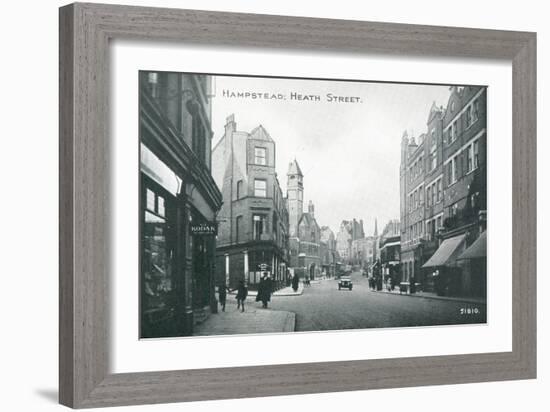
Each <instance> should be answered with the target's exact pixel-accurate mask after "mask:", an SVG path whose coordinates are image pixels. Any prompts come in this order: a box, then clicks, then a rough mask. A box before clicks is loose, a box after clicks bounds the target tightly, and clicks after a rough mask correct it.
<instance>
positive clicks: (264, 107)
mask: <svg viewBox="0 0 550 412" xmlns="http://www.w3.org/2000/svg"><path fill="white" fill-rule="evenodd" d="M239 92H240V93H246V92H249V93H258V94H262V97H261V98H259V97H258V96H256V98H253V96H252V95H249V96H248V97H234V96H236V94H237V93H239ZM266 93H267V95H268V97H269V98H265V94H266ZM213 94H214V96H213V98H212V128H213V131H214V137H213V142H212V143H213V144H212V147H214V145H215V144H216V143H217V142H218V140H219V139H220V138H221V137H222V136H223V133H224V125H225V123H226V118H227V116H229V115H231V114H234V115H235V121H236V123H237V130H239V131H245V132H250V131H252V129H254V128H255V127H257V126H258V125H260V124H261V125H262V126H263V127H264V128H265V129H266V130H267V132H268V133H269V135H270V136H271V137H272V139H273V140H274V141H275V144H276V149H275V150H276V165H275V166H276V171H277V175H278V177H279V182H280V184H281V186H282V189H283V193H286V186H287V176H286V174H287V171H288V165H289V162H291V161H292V160H293V159H294V158H295V159H296V160H297V161H298V164H299V165H300V168H301V169H302V172H303V174H304V209H306V210H305V211H307V204H308V202H309V200H311V201H313V203H314V205H315V218H316V220H317V223H318V224H319V225H320V226H329V227H330V228H331V229H332V230H333V231H334V232H335V233H336V232H337V231H338V230H339V227H340V223H341V221H342V220H349V219H353V218H356V219H357V220H359V219H363V221H364V227H365V233H366V234H367V235H370V234H372V233H373V230H374V220H375V218H376V219H378V230H379V232H380V231H381V230H382V229H383V227H384V225H385V224H386V223H387V222H388V221H389V220H391V219H399V164H400V156H401V137H402V136H403V132H404V131H405V130H406V131H407V132H408V134H409V136H410V135H411V134H413V135H414V136H415V137H418V136H419V135H420V134H422V133H424V132H426V127H427V126H426V122H427V120H428V114H429V111H430V108H431V106H432V104H433V102H435V103H436V105H437V106H441V105H442V106H446V105H447V101H448V98H449V95H450V90H449V86H447V85H444V86H441V85H437V86H436V85H415V84H398V83H368V82H350V81H333V80H330V81H326V80H304V79H277V78H254V77H231V76H216V77H215V79H214V88H213ZM299 95H300V96H301V100H300V99H299V97H298V96H299ZM304 96H319V97H318V99H319V100H317V98H316V97H311V98H310V99H305V98H304ZM333 96H339V97H342V99H334V97H333ZM346 97H347V101H346Z"/></svg>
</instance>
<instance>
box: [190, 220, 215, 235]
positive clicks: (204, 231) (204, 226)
mask: <svg viewBox="0 0 550 412" xmlns="http://www.w3.org/2000/svg"><path fill="white" fill-rule="evenodd" d="M189 227H190V229H189V230H190V231H191V234H192V235H194V236H206V235H214V236H215V235H217V234H218V231H217V227H216V224H214V223H197V224H191V225H190V226H189Z"/></svg>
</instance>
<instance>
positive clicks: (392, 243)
mask: <svg viewBox="0 0 550 412" xmlns="http://www.w3.org/2000/svg"><path fill="white" fill-rule="evenodd" d="M400 244H401V242H400V241H399V240H398V241H397V242H388V243H384V245H383V246H382V247H381V248H380V250H382V249H384V248H385V247H390V246H399V245H400Z"/></svg>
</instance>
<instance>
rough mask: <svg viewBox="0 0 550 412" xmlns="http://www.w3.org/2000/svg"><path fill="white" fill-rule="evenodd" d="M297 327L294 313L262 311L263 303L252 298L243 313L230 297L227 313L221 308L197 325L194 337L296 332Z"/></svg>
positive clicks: (248, 300)
mask: <svg viewBox="0 0 550 412" xmlns="http://www.w3.org/2000/svg"><path fill="white" fill-rule="evenodd" d="M293 292H294V291H293ZM249 296H250V295H249ZM295 327H296V314H295V313H293V312H286V311H282V310H272V309H269V308H268V309H262V307H261V302H258V303H257V302H255V301H254V299H250V298H248V299H246V301H245V311H244V312H241V311H240V310H237V300H236V299H235V297H234V296H229V295H228V296H227V302H226V306H225V312H222V311H221V308H220V309H219V312H218V313H213V314H211V315H210V316H209V317H208V318H207V319H206V320H205V321H204V322H202V323H200V324H198V325H196V326H195V331H194V333H193V336H210V335H240V334H247V333H281V332H294V328H295Z"/></svg>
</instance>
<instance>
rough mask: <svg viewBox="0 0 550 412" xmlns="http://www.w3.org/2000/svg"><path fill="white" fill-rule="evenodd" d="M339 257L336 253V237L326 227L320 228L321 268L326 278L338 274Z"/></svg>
mask: <svg viewBox="0 0 550 412" xmlns="http://www.w3.org/2000/svg"><path fill="white" fill-rule="evenodd" d="M339 260H340V257H339V255H338V252H337V251H336V236H335V235H334V232H333V231H332V230H331V229H330V228H329V227H328V226H322V227H321V267H322V271H323V272H322V273H324V275H325V276H327V277H334V276H336V274H337V273H338V272H337V270H338V266H339V265H338V262H339Z"/></svg>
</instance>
